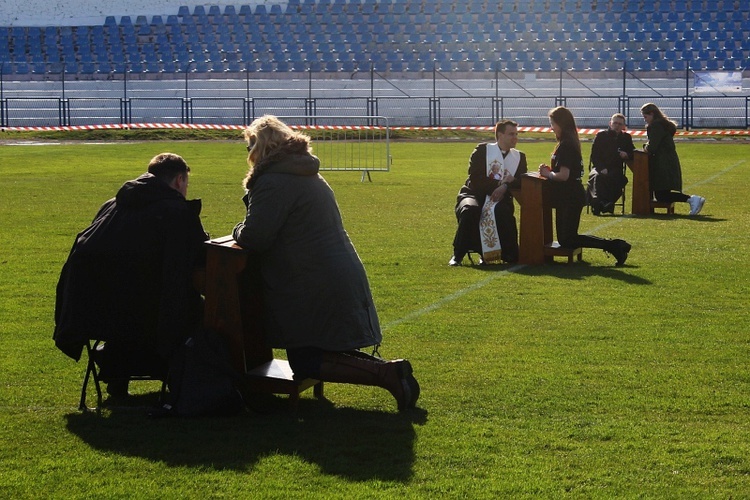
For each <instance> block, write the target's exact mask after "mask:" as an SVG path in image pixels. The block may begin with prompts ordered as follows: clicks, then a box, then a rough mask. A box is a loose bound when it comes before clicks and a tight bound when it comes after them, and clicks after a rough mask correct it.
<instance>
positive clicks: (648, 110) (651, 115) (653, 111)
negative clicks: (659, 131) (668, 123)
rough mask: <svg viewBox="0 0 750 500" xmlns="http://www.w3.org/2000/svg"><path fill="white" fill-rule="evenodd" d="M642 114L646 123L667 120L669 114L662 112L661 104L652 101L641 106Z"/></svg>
mask: <svg viewBox="0 0 750 500" xmlns="http://www.w3.org/2000/svg"><path fill="white" fill-rule="evenodd" d="M641 114H642V115H643V119H644V120H645V121H646V125H648V124H650V123H651V122H652V121H654V120H667V119H668V118H667V116H666V115H665V114H664V113H662V112H661V110H660V109H659V106H657V105H656V104H653V103H651V102H649V103H646V104H644V105H643V106H641Z"/></svg>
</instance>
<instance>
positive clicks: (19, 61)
mask: <svg viewBox="0 0 750 500" xmlns="http://www.w3.org/2000/svg"><path fill="white" fill-rule="evenodd" d="M632 3H634V4H636V5H638V6H639V7H640V8H641V10H640V11H638V12H637V13H632V14H634V15H639V14H640V13H649V12H650V15H651V19H657V18H660V19H662V20H661V21H659V22H654V21H653V20H649V21H644V22H637V21H631V22H627V23H624V22H622V21H620V20H615V21H612V22H605V21H597V22H594V23H592V22H590V21H589V19H593V18H592V16H596V19H603V18H604V17H607V16H609V15H615V14H619V16H620V17H619V18H614V19H623V18H625V16H628V15H630V14H631V12H630V8H623V7H622V4H621V3H620V2H615V1H613V2H609V1H608V0H605V1H596V2H593V3H590V5H588V4H587V2H585V1H580V0H575V1H574V0H564V1H563V0H541V1H540V0H534V1H533V2H521V1H520V0H519V1H518V2H516V1H515V0H512V1H504V2H503V1H501V2H499V3H497V2H489V1H485V0H470V1H469V2H468V3H467V10H465V11H464V12H462V14H461V15H460V16H459V15H458V13H457V12H456V11H457V10H462V9H463V4H461V5H460V6H459V5H458V4H455V2H447V1H445V0H422V1H421V2H409V3H406V2H404V1H403V0H395V1H388V0H384V1H381V2H375V1H374V0H364V1H347V2H341V1H339V0H317V1H316V2H315V1H312V0H291V1H290V2H289V4H287V5H286V7H285V9H286V11H287V12H289V13H288V14H286V13H282V11H281V6H280V5H276V4H274V5H271V6H269V9H268V10H269V11H270V12H272V13H273V12H274V11H275V12H276V13H277V15H275V16H273V15H271V14H269V13H267V11H266V5H265V4H259V5H257V6H256V7H255V8H252V7H250V6H243V7H240V8H239V12H237V11H236V10H235V9H234V8H233V7H232V6H227V7H225V8H224V9H223V10H222V9H220V8H219V7H218V6H212V7H209V8H208V9H205V8H204V7H203V6H197V7H195V8H194V9H193V11H192V12H191V11H190V9H189V8H188V7H181V8H180V9H179V12H178V14H176V15H170V16H167V22H166V23H164V22H162V18H161V16H155V17H154V18H152V21H151V22H150V23H149V22H148V20H147V19H146V18H145V16H137V17H136V22H135V24H133V23H132V22H131V18H130V17H129V16H125V17H123V18H121V20H120V23H117V22H116V21H115V20H114V18H113V17H110V18H107V20H106V21H105V23H104V25H102V26H77V27H43V28H40V27H12V28H11V27H7V28H0V62H2V63H3V67H2V70H3V72H4V73H8V72H11V73H17V74H28V73H32V74H35V73H45V72H56V71H60V69H59V68H61V67H62V64H61V63H63V62H64V64H65V71H67V72H73V73H81V74H84V75H86V74H97V73H112V72H122V71H130V72H135V73H173V72H180V71H187V70H189V71H194V72H211V73H220V72H230V73H235V72H241V71H253V72H255V71H261V72H286V71H306V70H313V71H329V72H334V71H347V72H348V71H354V70H357V69H359V70H362V69H369V68H370V65H371V64H372V65H374V67H375V69H376V70H377V71H382V72H387V71H431V70H432V69H433V67H435V68H437V69H439V70H440V71H487V70H494V69H496V68H497V69H501V70H504V71H542V72H544V71H556V70H559V69H572V70H575V71H600V70H618V69H622V67H623V63H625V62H629V64H628V68H629V69H633V70H641V71H648V70H659V71H670V70H677V71H681V70H685V69H687V68H691V69H696V70H699V69H708V70H717V69H724V70H741V69H745V68H746V67H747V66H748V64H750V19H747V16H748V14H750V0H740V1H739V2H730V1H723V2H722V1H716V2H712V1H710V0H701V1H697V0H696V1H693V2H690V1H685V2H682V1H679V0H678V1H674V2H665V1H662V2H649V1H645V0H644V1H642V2H641V1H635V2H632ZM553 4H554V5H553ZM738 4H743V5H744V4H747V5H746V7H747V8H746V9H745V10H744V11H742V10H740V11H738V10H737V9H736V7H738ZM365 5H372V6H373V7H375V8H374V9H373V13H371V14H369V15H367V16H366V17H365V16H364V15H363V13H362V10H364V7H365ZM397 5H401V6H402V7H403V8H404V12H401V13H398V12H394V11H398V10H399V8H397V7H396V6H397ZM537 5H543V6H544V9H545V10H542V9H541V8H537ZM557 5H559V7H560V8H557V7H556V6H557ZM572 5H575V6H576V8H577V9H579V10H575V11H573V10H569V9H570V7H571V6H572ZM603 5H607V6H608V8H609V10H603V8H602V7H601V6H603ZM667 5H669V7H670V9H669V12H663V10H665V9H666V6H667ZM336 6H338V7H336ZM508 6H511V7H512V9H513V10H512V11H513V12H515V11H517V10H523V11H524V12H525V15H524V14H522V13H520V12H519V13H518V14H517V15H514V16H512V17H513V18H514V19H513V20H510V19H509V18H508V16H505V15H504V14H503V13H502V11H504V10H506V9H508V8H509V7H508ZM618 6H620V7H618ZM683 6H684V8H682V7H683ZM448 7H450V9H448ZM492 7H494V8H495V11H494V12H490V11H489V9H491V8H492ZM729 7H731V8H732V9H734V10H730V9H729ZM335 8H340V9H342V14H341V16H343V17H344V18H346V19H347V21H346V22H341V23H339V22H338V21H336V20H335V18H334V17H333V15H334V9H335ZM417 8H418V9H419V13H417V14H414V15H412V14H411V13H410V12H411V11H412V10H415V11H416V10H417ZM290 9H291V10H290ZM305 9H307V10H309V12H310V13H308V14H300V12H301V11H303V10H305ZM430 9H433V10H435V11H436V12H437V11H442V10H444V9H447V10H446V13H445V14H443V13H440V14H431V15H427V14H425V13H424V12H425V11H429V10H430ZM471 9H474V10H473V11H472V10H471ZM580 9H584V10H580ZM700 9H703V10H700ZM348 11H356V14H354V15H349V14H347V12H348ZM555 11H557V20H560V21H561V20H562V19H563V18H564V19H568V18H570V19H576V18H579V19H580V21H578V22H576V21H572V20H571V21H564V22H557V20H553V21H551V22H549V23H543V22H541V21H533V22H527V21H526V20H524V19H532V17H531V15H530V14H529V13H535V14H533V15H534V16H536V17H534V19H536V18H538V17H542V16H547V15H552V13H554V12H555ZM384 12H387V13H384ZM737 12H740V15H737V14H736V13H737ZM537 14H538V15H537ZM672 14H677V17H675V20H674V21H669V20H667V17H669V16H671V15H672ZM436 15H437V16H439V17H435V16H436ZM446 16H455V17H456V19H458V18H459V17H460V18H461V20H460V21H456V22H453V23H446V22H445V19H446ZM467 16H469V17H467ZM326 17H330V18H331V20H330V21H329V20H327V19H326ZM360 18H361V19H360ZM469 18H471V19H474V21H473V22H467V21H466V20H467V19H469ZM721 18H725V20H724V21H721V20H719V19H721ZM428 19H429V20H428ZM437 19H441V21H437ZM480 19H481V20H480ZM204 20H205V22H204ZM188 63H191V64H189V65H188Z"/></svg>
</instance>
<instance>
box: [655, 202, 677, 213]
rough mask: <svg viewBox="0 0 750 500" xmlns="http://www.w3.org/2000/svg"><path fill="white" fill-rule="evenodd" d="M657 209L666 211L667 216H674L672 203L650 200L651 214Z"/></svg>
mask: <svg viewBox="0 0 750 500" xmlns="http://www.w3.org/2000/svg"><path fill="white" fill-rule="evenodd" d="M657 208H658V209H664V210H666V211H667V214H669V215H672V214H674V202H669V201H655V200H651V204H650V210H651V213H652V214H653V213H654V211H655V210H656V209H657Z"/></svg>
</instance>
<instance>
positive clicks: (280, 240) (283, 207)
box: [233, 116, 419, 409]
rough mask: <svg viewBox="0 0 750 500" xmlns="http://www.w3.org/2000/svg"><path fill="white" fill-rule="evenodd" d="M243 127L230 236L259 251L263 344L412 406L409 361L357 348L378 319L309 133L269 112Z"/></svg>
mask: <svg viewBox="0 0 750 500" xmlns="http://www.w3.org/2000/svg"><path fill="white" fill-rule="evenodd" d="M244 136H245V139H246V140H247V148H248V151H249V154H248V159H247V161H248V164H249V165H250V170H249V172H248V174H247V176H246V178H245V181H244V186H245V189H246V190H247V194H246V195H245V198H244V201H245V204H246V206H247V215H246V217H245V220H244V221H243V222H241V223H239V224H237V226H236V227H235V228H234V232H233V236H234V239H235V240H236V241H237V243H238V244H239V245H240V246H242V247H243V248H247V249H249V250H252V251H253V252H256V253H257V258H258V259H259V265H260V273H261V276H262V282H263V300H264V304H265V305H264V313H265V318H264V323H265V327H266V332H267V342H268V344H269V346H271V347H274V348H283V349H286V351H287V358H288V360H289V364H290V366H291V368H292V371H293V372H294V376H295V378H300V379H301V378H314V379H318V380H324V381H330V382H346V383H352V384H361V385H376V386H379V387H383V388H385V389H388V390H389V391H390V392H391V393H392V394H393V396H394V397H395V398H396V400H397V402H398V407H399V409H405V408H413V407H414V406H415V403H416V401H417V398H418V397H419V384H418V383H417V381H416V379H415V378H414V376H413V375H412V367H411V364H410V363H409V361H406V360H395V361H384V360H382V359H380V358H376V357H373V356H369V355H367V354H365V353H363V352H361V351H359V349H360V348H364V347H369V346H378V345H379V344H380V342H381V340H382V335H381V332H380V324H379V322H378V316H377V312H376V311H375V305H374V304H373V300H372V294H371V293H370V286H369V283H368V280H367V275H366V274H365V269H364V266H363V265H362V262H361V261H360V259H359V256H358V255H357V252H356V250H355V249H354V246H353V245H352V243H351V241H350V240H349V236H348V235H347V233H346V231H345V230H344V227H343V223H342V220H341V214H340V213H339V208H338V205H337V203H336V199H335V197H334V194H333V190H331V188H330V186H329V185H328V183H327V182H326V181H325V180H324V179H323V177H321V176H320V175H319V174H318V170H319V166H320V161H319V160H318V158H317V157H315V156H313V155H312V148H311V147H310V138H309V137H307V136H306V135H304V134H301V133H299V132H295V131H294V130H292V129H291V128H290V127H288V126H287V125H286V124H284V123H282V122H281V121H280V120H279V119H278V118H276V117H274V116H263V117H261V118H259V119H257V120H255V121H254V122H253V123H252V124H250V126H249V127H248V128H247V129H246V130H245V132H244Z"/></svg>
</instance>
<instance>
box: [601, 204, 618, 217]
mask: <svg viewBox="0 0 750 500" xmlns="http://www.w3.org/2000/svg"><path fill="white" fill-rule="evenodd" d="M601 212H602V213H603V214H607V213H609V214H614V213H615V204H614V203H603V204H602V210H601Z"/></svg>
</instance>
